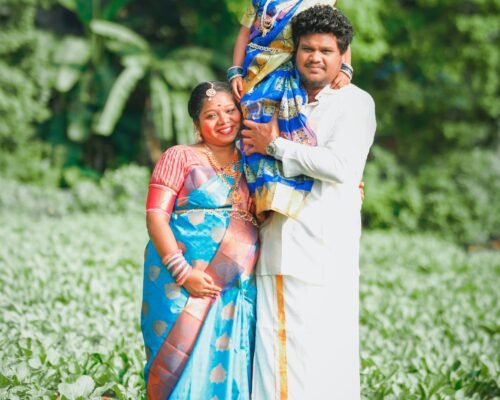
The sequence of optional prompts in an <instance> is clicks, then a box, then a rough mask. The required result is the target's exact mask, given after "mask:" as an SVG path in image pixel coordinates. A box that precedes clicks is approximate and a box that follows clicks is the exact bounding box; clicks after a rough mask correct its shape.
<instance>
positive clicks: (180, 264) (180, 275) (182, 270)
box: [163, 250, 192, 286]
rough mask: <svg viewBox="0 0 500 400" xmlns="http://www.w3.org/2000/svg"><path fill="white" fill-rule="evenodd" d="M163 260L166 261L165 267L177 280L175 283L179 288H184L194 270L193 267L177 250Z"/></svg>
mask: <svg viewBox="0 0 500 400" xmlns="http://www.w3.org/2000/svg"><path fill="white" fill-rule="evenodd" d="M163 260H165V262H164V265H165V267H166V268H167V270H168V272H170V274H171V275H172V278H174V279H175V282H176V283H177V284H178V285H179V286H182V285H183V284H184V283H185V282H186V280H187V278H188V277H189V275H190V274H191V270H192V267H191V265H189V263H188V262H187V261H186V259H185V258H184V255H183V254H182V251H181V250H176V251H175V252H173V253H170V254H167V256H165V257H163Z"/></svg>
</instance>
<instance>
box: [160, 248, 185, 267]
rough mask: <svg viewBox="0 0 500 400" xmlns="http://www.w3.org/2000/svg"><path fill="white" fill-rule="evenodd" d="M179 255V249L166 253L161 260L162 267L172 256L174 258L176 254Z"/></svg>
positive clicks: (180, 251)
mask: <svg viewBox="0 0 500 400" xmlns="http://www.w3.org/2000/svg"><path fill="white" fill-rule="evenodd" d="M179 253H182V250H181V249H176V250H174V251H171V252H170V253H168V254H167V255H166V256H165V257H163V258H162V259H161V263H162V264H163V265H165V264H166V263H167V262H168V260H170V259H171V258H172V257H173V256H175V255H176V254H179Z"/></svg>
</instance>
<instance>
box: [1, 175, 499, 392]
mask: <svg viewBox="0 0 500 400" xmlns="http://www.w3.org/2000/svg"><path fill="white" fill-rule="evenodd" d="M116 178H117V180H118V181H121V179H120V178H118V177H116ZM2 187H3V185H2ZM2 210H4V209H3V208H2ZM4 211H5V210H4ZM1 218H2V221H3V223H2V225H0V241H1V242H2V243H3V244H4V245H3V246H1V247H0V271H1V274H0V285H1V287H2V291H1V293H0V303H1V304H2V307H1V308H0V321H1V322H2V323H1V324H0V358H1V359H2V363H0V398H5V399H9V400H15V399H27V398H30V399H36V398H44V399H55V398H56V394H57V393H58V392H59V393H60V394H61V395H63V396H65V398H67V399H70V398H78V396H82V398H85V399H100V398H101V396H102V395H107V396H112V397H114V398H118V399H134V400H136V399H139V398H141V396H143V395H144V381H143V376H142V368H143V365H144V362H145V354H144V351H143V345H142V338H141V334H140V327H139V313H140V301H141V283H140V282H141V280H142V266H141V264H142V259H141V258H142V254H143V249H144V245H145V243H146V240H147V235H146V229H145V227H144V214H143V213H142V212H141V213H135V212H127V213H124V214H122V215H103V214H79V213H75V214H72V215H68V216H67V217H65V219H64V220H62V221H61V219H60V218H48V217H43V216H40V215H38V216H35V217H34V216H33V215H31V214H29V215H27V214H24V213H22V212H20V213H13V212H12V211H11V210H7V212H3V213H2V215H1ZM361 269H362V275H361V357H362V360H361V361H362V391H363V396H364V397H363V398H364V399H366V400H377V399H380V400H382V399H383V400H386V399H389V400H391V399H393V400H396V399H429V400H430V399H432V400H440V399H443V400H444V399H446V400H448V399H449V400H452V399H464V398H468V399H494V398H495V397H498V396H500V392H499V391H500V389H499V386H498V365H499V364H498V354H497V353H498V352H497V351H496V349H498V346H499V344H500V343H499V342H498V340H499V326H498V321H497V319H498V318H497V316H498V313H499V312H500V309H499V304H498V301H497V287H496V286H497V285H496V280H497V279H496V278H497V276H498V274H499V273H500V258H499V253H498V252H488V251H483V252H478V253H466V252H464V251H463V250H462V249H461V248H459V247H457V246H455V245H452V244H450V243H449V242H446V241H443V240H441V239H438V238H436V237H433V236H408V235H405V234H401V233H398V232H395V233H380V232H375V233H369V234H366V235H365V236H364V239H363V245H362V262H361Z"/></svg>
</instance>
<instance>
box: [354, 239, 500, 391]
mask: <svg viewBox="0 0 500 400" xmlns="http://www.w3.org/2000/svg"><path fill="white" fill-rule="evenodd" d="M361 270H362V275H361V360H362V383H363V397H364V399H366V400H378V399H380V400H396V399H429V400H431V399H432V400H440V399H450V400H452V399H495V398H498V397H499V396H500V386H499V383H498V372H499V371H498V368H499V363H498V362H499V359H498V352H497V351H496V349H497V348H498V346H499V345H500V343H499V338H500V336H499V333H500V326H499V325H498V315H499V312H500V309H499V306H498V302H497V299H496V291H497V290H496V283H495V282H496V280H497V277H498V274H499V273H500V255H499V253H498V252H493V251H491V252H487V251H483V252H478V253H465V252H464V251H463V250H461V249H460V248H459V247H457V246H456V245H452V244H450V243H449V242H446V241H444V240H442V239H439V238H438V237H432V236H422V235H411V236H410V235H404V234H402V233H398V232H393V233H390V234H387V233H372V234H369V235H366V237H365V238H364V241H363V248H362V257H361Z"/></svg>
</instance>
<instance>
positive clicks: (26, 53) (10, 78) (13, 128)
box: [0, 0, 52, 180]
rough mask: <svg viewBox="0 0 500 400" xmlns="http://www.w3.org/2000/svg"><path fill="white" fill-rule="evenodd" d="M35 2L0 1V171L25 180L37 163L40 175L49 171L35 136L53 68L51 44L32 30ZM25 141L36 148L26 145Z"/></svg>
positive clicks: (46, 112)
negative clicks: (41, 156)
mask: <svg viewBox="0 0 500 400" xmlns="http://www.w3.org/2000/svg"><path fill="white" fill-rule="evenodd" d="M37 4H38V1H35V0H20V1H17V0H16V1H12V0H0V10H1V12H0V24H1V25H2V31H1V33H0V173H1V174H2V175H9V176H11V177H15V178H20V179H23V180H24V179H26V178H27V173H26V172H28V171H29V172H33V171H36V170H37V169H38V167H41V168H40V170H39V171H38V172H37V173H36V175H37V176H40V175H43V173H42V171H45V170H47V168H44V167H43V166H42V164H43V163H44V161H42V160H41V159H40V157H39V156H40V155H41V153H43V152H45V150H46V149H45V148H44V146H43V145H41V144H39V143H36V142H35V143H34V142H33V136H34V134H35V128H36V125H37V124H38V123H40V122H41V121H43V120H44V119H46V118H47V117H48V116H49V110H48V107H47V103H48V100H49V93H50V92H49V89H50V84H51V80H52V71H51V69H50V66H49V65H50V63H49V53H48V52H47V51H46V49H47V48H48V47H50V45H51V43H52V42H51V40H50V38H49V36H47V35H46V34H44V33H43V32H40V31H38V30H37V29H36V28H35V21H34V20H35V13H36V9H37ZM28 144H29V145H33V146H34V149H32V150H30V149H26V148H25V146H27V145H28ZM42 148H44V149H43V150H41V149H42ZM31 157H33V158H31ZM16 164H17V166H16ZM49 175H50V173H49ZM45 178H47V180H50V179H51V178H50V177H43V178H42V179H45Z"/></svg>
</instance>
